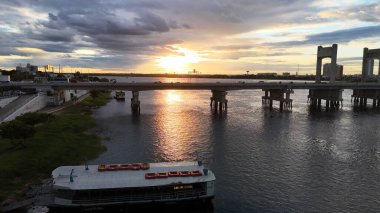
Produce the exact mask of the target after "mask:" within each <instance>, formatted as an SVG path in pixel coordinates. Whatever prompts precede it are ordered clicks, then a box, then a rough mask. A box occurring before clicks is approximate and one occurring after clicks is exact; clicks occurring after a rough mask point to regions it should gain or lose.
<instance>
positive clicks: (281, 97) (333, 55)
mask: <svg viewBox="0 0 380 213" xmlns="http://www.w3.org/2000/svg"><path fill="white" fill-rule="evenodd" d="M337 50H338V45H337V44H333V45H332V46H331V47H322V46H318V49H317V63H316V78H315V83H314V82H281V81H279V82H263V81H258V82H244V81H239V82H235V83H221V82H209V83H180V82H175V83H174V82H173V83H162V82H150V83H149V82H148V83H144V82H132V83H95V82H79V83H67V82H65V83H63V82H49V83H8V84H1V85H0V88H1V87H11V88H12V87H17V88H32V89H36V90H38V91H50V93H52V94H56V95H57V97H59V94H60V91H63V90H69V89H71V90H123V91H132V98H131V107H132V110H133V112H135V113H139V112H140V100H139V92H140V91H147V90H211V92H212V96H211V97H210V106H211V107H212V108H213V109H214V110H215V112H216V113H222V112H225V111H226V110H227V102H228V101H227V99H226V95H227V91H231V90H254V89H260V90H262V91H264V96H262V102H263V104H269V107H270V108H272V106H273V101H279V102H280V110H283V108H287V109H289V108H290V109H291V108H292V102H293V100H292V99H291V98H290V95H291V94H292V93H293V92H294V90H295V89H308V90H309V95H308V101H310V105H311V106H312V107H316V108H320V107H321V102H322V100H325V103H326V109H336V108H339V106H341V104H342V102H343V98H342V91H343V90H344V89H352V90H353V94H352V96H351V97H352V99H353V101H354V104H355V105H359V106H360V107H366V106H367V100H368V99H372V100H373V106H374V107H380V66H379V72H378V76H377V77H378V83H365V80H366V79H367V78H368V77H369V76H373V69H374V60H375V59H376V60H380V49H368V48H364V49H363V65H362V78H361V79H362V82H357V83H347V82H336V81H335V79H336V74H337V64H336V62H337ZM325 58H330V59H331V63H330V66H329V68H330V69H329V73H328V76H329V82H321V78H322V75H321V71H322V60H323V59H325Z"/></svg>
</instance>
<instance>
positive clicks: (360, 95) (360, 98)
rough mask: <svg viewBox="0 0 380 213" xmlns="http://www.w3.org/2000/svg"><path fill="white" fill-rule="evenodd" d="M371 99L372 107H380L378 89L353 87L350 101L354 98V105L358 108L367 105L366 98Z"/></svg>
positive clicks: (379, 92)
mask: <svg viewBox="0 0 380 213" xmlns="http://www.w3.org/2000/svg"><path fill="white" fill-rule="evenodd" d="M368 99H372V106H373V107H374V108H376V107H380V90H373V89H354V90H353V92H352V95H351V102H352V100H354V106H355V107H360V108H366V107H367V100H368Z"/></svg>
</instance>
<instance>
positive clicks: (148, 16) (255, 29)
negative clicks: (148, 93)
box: [0, 0, 380, 74]
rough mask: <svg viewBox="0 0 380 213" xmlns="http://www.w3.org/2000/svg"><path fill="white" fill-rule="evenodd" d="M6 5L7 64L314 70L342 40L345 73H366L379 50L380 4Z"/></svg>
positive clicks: (2, 48) (34, 1) (90, 0)
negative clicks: (324, 49)
mask: <svg viewBox="0 0 380 213" xmlns="http://www.w3.org/2000/svg"><path fill="white" fill-rule="evenodd" d="M0 11H2V12H1V13H0V68H3V69H11V68H14V67H15V66H17V65H19V64H21V65H23V66H25V65H26V63H31V64H34V65H38V66H43V65H47V64H50V65H53V66H55V67H58V65H59V64H60V65H61V66H62V67H63V69H64V71H65V72H74V71H80V72H125V73H131V72H133V73H188V72H190V71H192V70H193V69H196V70H197V71H199V72H200V73H202V74H244V73H246V71H250V73H252V74H253V73H262V72H276V73H279V74H281V73H283V72H290V73H291V74H296V72H298V74H314V73H315V64H316V53H317V46H318V45H322V46H331V45H332V44H334V43H336V44H338V63H339V64H342V65H344V73H345V74H359V73H360V72H361V64H362V55H363V48H364V47H368V48H370V49H377V48H380V16H379V15H378V14H380V0H376V1H373V0H372V1H371V0H362V1H358V0H344V1H330V0H316V1H312V0H303V1H301V0H265V1H257V0H191V1H189V0H160V1H158V0H112V1H110V0H0ZM325 62H326V63H328V62H329V60H328V59H325V60H324V61H323V63H325ZM377 63H378V62H377Z"/></svg>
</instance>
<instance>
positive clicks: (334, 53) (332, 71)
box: [330, 44, 338, 83]
mask: <svg viewBox="0 0 380 213" xmlns="http://www.w3.org/2000/svg"><path fill="white" fill-rule="evenodd" d="M337 53H338V45H337V44H333V45H332V55H331V63H330V66H331V67H330V83H334V82H335V78H336V56H337Z"/></svg>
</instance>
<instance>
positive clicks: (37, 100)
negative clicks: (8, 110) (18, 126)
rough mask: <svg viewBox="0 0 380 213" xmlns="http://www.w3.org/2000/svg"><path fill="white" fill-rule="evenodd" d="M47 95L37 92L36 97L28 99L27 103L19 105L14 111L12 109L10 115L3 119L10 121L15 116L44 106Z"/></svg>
mask: <svg viewBox="0 0 380 213" xmlns="http://www.w3.org/2000/svg"><path fill="white" fill-rule="evenodd" d="M46 103H47V96H46V94H45V93H39V94H38V95H37V96H36V97H34V98H33V99H32V100H30V101H29V102H28V103H27V104H25V105H23V106H21V107H20V108H18V109H17V110H16V111H14V112H13V113H12V114H11V115H9V116H8V117H7V118H5V119H4V120H3V122H4V121H11V120H14V119H15V118H16V117H17V116H19V115H22V114H25V113H27V112H36V111H38V110H40V109H42V108H44V107H45V106H46Z"/></svg>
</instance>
